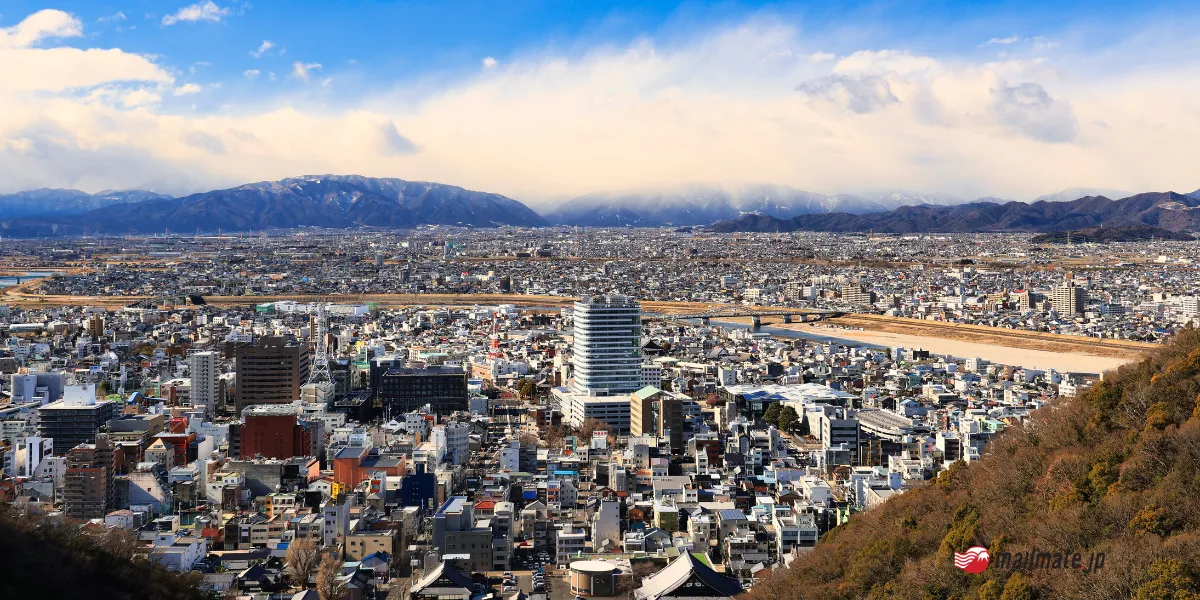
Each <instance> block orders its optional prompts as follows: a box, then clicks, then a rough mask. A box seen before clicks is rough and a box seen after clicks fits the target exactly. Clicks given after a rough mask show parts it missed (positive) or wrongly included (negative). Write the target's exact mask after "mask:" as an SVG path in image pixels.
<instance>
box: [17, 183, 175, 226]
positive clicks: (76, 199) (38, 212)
mask: <svg viewBox="0 0 1200 600" xmlns="http://www.w3.org/2000/svg"><path fill="white" fill-rule="evenodd" d="M163 198H170V196H167V195H165V194H158V193H155V192H147V191H144V190H106V191H103V192H100V193H97V194H89V193H87V192H81V191H79V190H55V189H48V188H42V189H38V190H29V191H26V192H17V193H15V194H0V215H3V216H4V218H6V219H19V218H25V217H46V216H55V215H56V216H67V215H78V214H83V213H85V212H88V211H90V210H95V209H98V208H104V207H106V206H109V205H112V204H121V203H124V202H143V201H145V200H159V199H163Z"/></svg>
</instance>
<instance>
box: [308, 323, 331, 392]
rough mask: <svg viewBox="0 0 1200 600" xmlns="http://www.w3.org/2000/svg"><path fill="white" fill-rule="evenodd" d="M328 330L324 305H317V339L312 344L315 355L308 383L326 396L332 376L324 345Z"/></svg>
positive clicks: (327, 353)
mask: <svg viewBox="0 0 1200 600" xmlns="http://www.w3.org/2000/svg"><path fill="white" fill-rule="evenodd" d="M328 330H329V320H328V318H327V317H326V316H325V303H324V302H321V303H319V304H317V339H316V343H315V344H314V346H315V348H316V354H315V356H313V360H312V362H311V363H310V364H311V366H310V367H309V371H308V383H310V384H313V385H315V386H317V387H318V388H320V389H321V392H322V393H323V395H325V396H328V395H329V393H330V392H332V391H333V374H332V373H330V372H329V347H328V346H327V345H326V343H325V338H326V337H327V336H326V332H327V331H328Z"/></svg>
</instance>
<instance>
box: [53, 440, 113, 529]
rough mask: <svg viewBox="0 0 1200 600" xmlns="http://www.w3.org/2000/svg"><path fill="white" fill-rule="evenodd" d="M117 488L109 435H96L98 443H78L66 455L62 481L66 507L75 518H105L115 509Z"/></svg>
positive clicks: (69, 515)
mask: <svg viewBox="0 0 1200 600" xmlns="http://www.w3.org/2000/svg"><path fill="white" fill-rule="evenodd" d="M116 494H117V488H116V486H115V485H113V446H112V444H111V443H109V441H108V435H106V434H100V435H98V436H96V443H95V444H79V445H78V446H75V447H74V448H71V451H70V452H68V453H67V473H66V477H65V478H64V480H63V504H64V507H65V509H64V510H65V512H66V514H67V516H68V517H70V518H72V519H81V520H82V519H102V518H104V515H106V514H108V511H109V510H112V509H113V508H115V504H116V497H117V496H116Z"/></svg>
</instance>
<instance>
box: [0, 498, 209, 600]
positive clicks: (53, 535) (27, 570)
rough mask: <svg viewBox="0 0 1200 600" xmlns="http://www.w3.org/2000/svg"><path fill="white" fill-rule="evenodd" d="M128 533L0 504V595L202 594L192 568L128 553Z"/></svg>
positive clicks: (165, 599) (154, 597)
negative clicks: (177, 568) (172, 567)
mask: <svg viewBox="0 0 1200 600" xmlns="http://www.w3.org/2000/svg"><path fill="white" fill-rule="evenodd" d="M131 536H132V534H131V533H130V532H127V531H123V530H111V531H103V530H97V531H87V532H85V531H83V530H82V529H81V528H80V526H79V524H77V523H70V522H67V521H65V520H62V519H58V518H50V517H38V516H35V515H31V514H23V513H22V511H20V510H19V509H18V508H17V507H14V506H11V505H7V506H6V505H3V504H0V564H2V565H4V567H3V569H0V598H5V599H8V598H11V599H13V600H17V599H25V598H30V599H32V598H89V599H91V598H96V599H100V598H103V599H110V598H111V599H120V600H140V599H146V600H202V599H203V598H205V595H204V594H202V593H201V592H200V591H199V589H198V588H197V585H196V583H197V578H196V576H195V575H194V574H185V575H180V574H177V573H172V572H171V571H168V570H166V569H165V568H163V567H161V566H159V565H157V564H155V563H153V562H151V561H149V560H148V559H147V558H146V557H145V556H136V557H135V556H134V554H133V546H134V543H133V540H132V537H131Z"/></svg>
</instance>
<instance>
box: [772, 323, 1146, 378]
mask: <svg viewBox="0 0 1200 600" xmlns="http://www.w3.org/2000/svg"><path fill="white" fill-rule="evenodd" d="M775 327H778V328H780V329H787V330H789V331H794V332H796V333H797V334H798V335H801V336H804V337H807V336H809V335H811V336H813V337H825V338H835V339H838V340H844V341H845V342H846V343H860V344H868V345H873V346H881V347H887V348H894V347H901V348H922V349H925V350H928V351H930V352H933V353H935V354H949V355H952V356H956V357H959V358H971V357H978V358H982V359H985V360H988V361H991V362H996V363H1000V364H1006V365H1014V366H1022V367H1028V368H1034V369H1057V370H1059V371H1070V372H1075V373H1100V372H1104V371H1107V370H1109V369H1115V368H1117V367H1119V366H1121V365H1123V364H1126V363H1129V362H1134V361H1137V360H1140V359H1141V357H1142V356H1141V353H1139V352H1135V351H1132V350H1131V351H1130V352H1129V354H1128V355H1127V356H1124V357H1121V356H1094V355H1091V354H1086V353H1083V352H1050V351H1045V350H1033V349H1027V348H1013V347H1008V346H1000V345H995V344H983V343H978V342H965V341H961V340H952V339H944V338H936V337H927V336H917V335H908V334H902V333H891V332H886V331H866V330H855V329H840V328H832V327H809V326H807V325H799V324H792V325H783V324H781V325H777V326H775Z"/></svg>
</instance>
